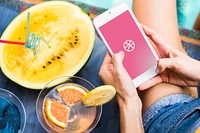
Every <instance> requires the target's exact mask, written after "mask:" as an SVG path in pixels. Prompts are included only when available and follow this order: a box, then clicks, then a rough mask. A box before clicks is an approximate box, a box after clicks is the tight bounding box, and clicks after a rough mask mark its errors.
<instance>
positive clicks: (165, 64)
mask: <svg viewBox="0 0 200 133" xmlns="http://www.w3.org/2000/svg"><path fill="white" fill-rule="evenodd" d="M175 65H176V58H162V59H159V60H158V66H157V69H158V73H159V74H160V73H162V72H163V71H165V69H167V68H168V69H175Z"/></svg>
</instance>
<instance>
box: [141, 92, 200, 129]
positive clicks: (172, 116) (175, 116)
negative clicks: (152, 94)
mask: <svg viewBox="0 0 200 133" xmlns="http://www.w3.org/2000/svg"><path fill="white" fill-rule="evenodd" d="M143 125H144V129H145V132H149V133H155V132H156V133H179V132H180V133H185V132H188V133H192V132H195V131H196V129H197V128H198V127H200V99H194V98H192V97H190V96H188V95H185V94H172V95H169V96H166V97H164V98H161V99H159V100H158V101H156V102H155V103H154V104H153V105H152V106H150V107H149V108H148V110H147V111H146V112H145V113H144V115H143Z"/></svg>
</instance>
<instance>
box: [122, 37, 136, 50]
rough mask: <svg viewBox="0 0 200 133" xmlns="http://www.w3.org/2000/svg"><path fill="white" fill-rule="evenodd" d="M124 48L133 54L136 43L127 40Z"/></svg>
mask: <svg viewBox="0 0 200 133" xmlns="http://www.w3.org/2000/svg"><path fill="white" fill-rule="evenodd" d="M123 47H124V50H125V51H127V52H132V51H133V50H134V49H135V43H134V42H133V41H132V40H126V41H125V42H124V45H123Z"/></svg>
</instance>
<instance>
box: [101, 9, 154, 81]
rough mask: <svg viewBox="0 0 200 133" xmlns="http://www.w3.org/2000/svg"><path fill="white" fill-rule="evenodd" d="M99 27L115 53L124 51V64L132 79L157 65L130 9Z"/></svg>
mask: <svg viewBox="0 0 200 133" xmlns="http://www.w3.org/2000/svg"><path fill="white" fill-rule="evenodd" d="M99 29H100V31H101V33H102V34H103V36H104V38H105V40H106V41H107V43H108V45H109V46H110V48H111V50H112V51H113V53H117V52H119V51H124V53H125V58H124V60H123V65H124V67H125V68H126V70H127V71H128V73H129V75H130V76H131V78H132V79H134V78H136V77H137V76H139V75H140V74H142V73H144V72H145V71H147V70H149V69H150V68H151V67H153V66H154V65H155V63H156V58H155V56H154V55H153V53H152V51H151V49H150V48H149V46H148V44H147V42H146V41H145V39H144V37H143V35H142V34H141V32H140V30H139V28H138V27H137V25H136V23H135V22H134V20H133V18H132V17H131V14H130V13H129V11H125V12H124V13H122V14H121V15H119V16H117V17H116V18H114V19H112V20H111V21H109V22H107V23H106V24H104V25H102V26H101V27H100V28H99Z"/></svg>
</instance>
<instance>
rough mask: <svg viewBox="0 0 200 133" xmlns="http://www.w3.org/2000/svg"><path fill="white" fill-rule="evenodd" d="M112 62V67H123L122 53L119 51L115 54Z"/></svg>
mask: <svg viewBox="0 0 200 133" xmlns="http://www.w3.org/2000/svg"><path fill="white" fill-rule="evenodd" d="M112 60H113V65H114V66H116V67H117V68H118V67H123V64H122V62H123V60H124V52H123V51H120V52H119V53H116V54H114V55H113V56H112Z"/></svg>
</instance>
